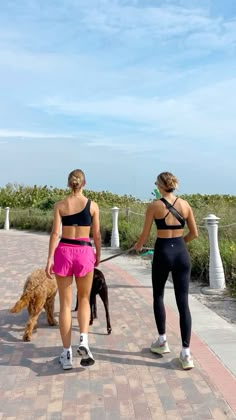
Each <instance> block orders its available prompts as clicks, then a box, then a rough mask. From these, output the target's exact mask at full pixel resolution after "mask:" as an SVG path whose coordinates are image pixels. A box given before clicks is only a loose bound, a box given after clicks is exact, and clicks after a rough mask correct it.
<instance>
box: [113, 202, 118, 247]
mask: <svg viewBox="0 0 236 420" xmlns="http://www.w3.org/2000/svg"><path fill="white" fill-rule="evenodd" d="M111 210H112V232H111V248H119V247H120V238H119V231H118V215H119V208H118V207H113V208H112V209H111Z"/></svg>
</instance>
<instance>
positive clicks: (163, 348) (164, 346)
mask: <svg viewBox="0 0 236 420" xmlns="http://www.w3.org/2000/svg"><path fill="white" fill-rule="evenodd" d="M150 350H151V352H152V353H157V354H165V353H170V349H169V346H168V343H167V341H164V342H163V343H161V342H160V339H159V338H158V339H157V340H156V341H153V343H152V344H151V347H150Z"/></svg>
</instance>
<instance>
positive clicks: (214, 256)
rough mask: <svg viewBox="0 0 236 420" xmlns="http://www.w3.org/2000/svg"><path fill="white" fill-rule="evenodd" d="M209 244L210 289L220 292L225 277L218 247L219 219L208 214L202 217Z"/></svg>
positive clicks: (223, 285) (223, 287)
mask: <svg viewBox="0 0 236 420" xmlns="http://www.w3.org/2000/svg"><path fill="white" fill-rule="evenodd" d="M203 220H205V223H206V227H207V230H208V235H209V242H210V267H209V268H210V270H209V278H210V289H212V291H213V289H214V291H216V290H218V291H222V290H223V289H225V275H224V269H223V264H222V260H221V256H220V251H219V245H218V223H219V220H220V217H217V216H215V214H208V216H207V217H204V219H203Z"/></svg>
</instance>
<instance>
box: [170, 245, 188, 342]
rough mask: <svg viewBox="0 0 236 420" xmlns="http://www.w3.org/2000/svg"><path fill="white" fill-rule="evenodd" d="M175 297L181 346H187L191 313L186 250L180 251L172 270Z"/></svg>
mask: <svg viewBox="0 0 236 420" xmlns="http://www.w3.org/2000/svg"><path fill="white" fill-rule="evenodd" d="M172 277H173V283H174V290H175V298H176V303H177V307H178V310H179V317H180V331H181V338H182V346H183V348H189V345H190V338H191V326H192V320H191V314H190V309H189V304H188V292H189V278H190V260H189V255H188V252H187V250H186V252H181V254H180V256H179V258H178V260H177V261H176V265H175V267H174V269H173V270H172Z"/></svg>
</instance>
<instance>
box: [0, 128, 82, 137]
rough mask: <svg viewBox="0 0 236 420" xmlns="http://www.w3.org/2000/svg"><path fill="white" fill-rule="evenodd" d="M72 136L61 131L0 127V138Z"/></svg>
mask: <svg viewBox="0 0 236 420" xmlns="http://www.w3.org/2000/svg"><path fill="white" fill-rule="evenodd" d="M73 137H74V136H72V135H68V134H62V133H57V134H56V133H52V134H50V133H39V132H35V131H18V130H3V129H0V138H22V139H57V138H73Z"/></svg>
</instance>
